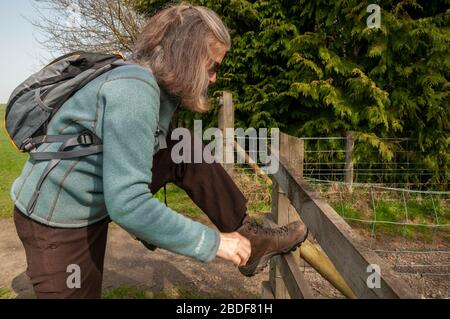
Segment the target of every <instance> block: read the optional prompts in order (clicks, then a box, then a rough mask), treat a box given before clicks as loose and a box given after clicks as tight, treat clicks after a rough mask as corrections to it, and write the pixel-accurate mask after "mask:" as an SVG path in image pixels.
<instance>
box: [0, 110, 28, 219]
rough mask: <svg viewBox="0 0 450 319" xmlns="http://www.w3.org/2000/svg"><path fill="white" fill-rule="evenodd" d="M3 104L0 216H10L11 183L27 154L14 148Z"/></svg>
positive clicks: (0, 124) (0, 129)
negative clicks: (9, 137) (5, 119)
mask: <svg viewBox="0 0 450 319" xmlns="http://www.w3.org/2000/svg"><path fill="white" fill-rule="evenodd" d="M4 118H5V106H4V105H0V218H5V217H11V215H12V214H11V213H12V209H13V204H12V202H11V199H10V197H9V191H10V189H11V186H12V183H13V182H14V180H15V179H16V178H17V176H19V175H20V172H21V171H22V168H23V165H24V163H25V161H26V160H27V157H28V156H27V155H26V154H22V153H19V152H18V151H16V150H15V149H14V147H13V146H12V144H11V142H10V141H9V139H8V136H7V133H6V130H5V122H4V120H3V119H4Z"/></svg>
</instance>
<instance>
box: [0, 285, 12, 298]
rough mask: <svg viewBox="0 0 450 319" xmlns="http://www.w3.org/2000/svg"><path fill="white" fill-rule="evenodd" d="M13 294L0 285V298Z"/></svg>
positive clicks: (10, 296)
mask: <svg viewBox="0 0 450 319" xmlns="http://www.w3.org/2000/svg"><path fill="white" fill-rule="evenodd" d="M12 298H13V294H12V293H11V292H10V291H9V289H7V288H3V287H0V299H12Z"/></svg>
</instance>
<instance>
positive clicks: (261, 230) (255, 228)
mask: <svg viewBox="0 0 450 319" xmlns="http://www.w3.org/2000/svg"><path fill="white" fill-rule="evenodd" d="M247 227H248V229H249V230H250V231H252V232H253V233H254V234H255V235H258V234H263V235H279V236H286V235H287V234H288V232H289V229H288V227H287V226H281V227H277V228H270V227H264V226H263V225H261V224H260V223H258V222H257V221H255V220H252V221H251V222H249V223H248V226H247Z"/></svg>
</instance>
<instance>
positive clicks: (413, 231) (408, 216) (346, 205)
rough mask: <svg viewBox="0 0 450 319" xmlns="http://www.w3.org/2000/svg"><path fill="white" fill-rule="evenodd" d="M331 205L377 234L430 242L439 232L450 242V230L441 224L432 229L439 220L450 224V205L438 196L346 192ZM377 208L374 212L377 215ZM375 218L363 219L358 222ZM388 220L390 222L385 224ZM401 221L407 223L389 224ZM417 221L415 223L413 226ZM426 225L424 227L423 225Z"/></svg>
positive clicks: (346, 216)
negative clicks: (376, 195) (389, 195)
mask: <svg viewBox="0 0 450 319" xmlns="http://www.w3.org/2000/svg"><path fill="white" fill-rule="evenodd" d="M330 203H331V205H332V206H333V207H334V208H335V210H336V211H337V212H338V213H339V214H340V215H341V216H342V217H344V218H345V219H347V221H348V222H349V223H350V224H351V225H352V226H354V227H359V228H364V229H367V230H370V231H372V230H375V231H376V232H377V233H381V234H387V235H391V236H402V237H405V238H408V239H418V240H424V241H426V242H430V241H432V240H433V238H434V236H435V235H439V236H440V237H442V238H443V239H444V240H445V241H449V242H450V229H449V228H445V227H441V228H435V227H434V228H433V227H428V226H429V225H435V224H436V220H437V221H438V223H439V224H441V225H444V224H446V225H450V205H449V204H448V202H446V201H445V199H443V198H439V197H438V196H434V197H433V198H432V197H429V196H427V197H422V196H408V198H407V199H406V200H404V199H403V198H402V197H398V198H396V197H394V196H392V195H391V197H390V198H386V196H383V197H381V198H374V200H373V201H372V198H371V196H370V195H361V194H358V193H356V194H355V193H354V194H352V195H345V196H344V197H343V198H341V199H331V200H330ZM374 207H375V214H374ZM353 219H357V220H363V221H373V220H376V221H377V223H375V225H374V223H371V222H361V221H356V220H353ZM385 222H387V223H385ZM390 223H402V224H406V225H398V224H390ZM412 224H415V225H412ZM421 225H423V226H421Z"/></svg>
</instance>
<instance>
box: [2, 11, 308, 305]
mask: <svg viewBox="0 0 450 319" xmlns="http://www.w3.org/2000/svg"><path fill="white" fill-rule="evenodd" d="M229 49H230V36H229V34H228V31H227V29H226V27H225V26H224V24H223V23H222V22H221V20H220V19H219V18H218V16H217V15H216V14H215V13H214V12H212V11H211V10H209V9H207V8H204V7H194V6H186V5H176V6H171V7H168V8H166V9H164V10H162V11H160V12H158V13H157V14H156V15H155V16H153V17H152V18H151V19H150V21H149V22H148V25H147V26H146V27H145V28H144V30H143V32H142V34H141V36H140V38H139V39H138V41H137V43H136V48H135V51H134V53H133V58H132V63H133V64H130V65H126V66H121V67H118V68H116V69H114V70H112V71H110V72H107V73H105V74H103V75H101V76H99V77H98V78H96V79H95V80H93V81H92V82H90V83H89V84H87V85H86V86H85V87H83V88H82V89H81V90H79V91H78V92H77V93H76V94H75V95H74V96H73V97H71V98H70V99H69V100H68V101H67V102H66V103H65V104H64V105H63V106H62V107H61V109H60V110H59V111H58V112H57V114H56V115H55V116H54V117H53V118H52V120H51V122H50V123H49V126H48V129H47V134H49V135H53V134H55V135H58V134H76V133H80V132H83V131H85V130H86V129H88V130H90V131H92V132H94V133H95V134H96V135H97V136H98V137H100V138H101V139H102V140H103V153H102V154H95V155H90V156H87V157H83V158H78V159H74V160H62V161H61V162H60V163H59V164H58V166H56V167H55V168H54V169H53V170H52V171H51V173H50V174H49V175H48V176H47V177H46V179H45V181H44V183H43V184H42V187H41V190H40V193H39V197H38V199H37V201H36V202H35V203H36V204H35V206H34V209H33V213H32V214H31V215H30V216H28V215H27V214H26V212H27V205H28V203H29V202H30V198H31V197H32V194H33V191H34V189H35V188H36V184H37V183H38V180H39V177H40V176H41V175H42V172H43V170H44V169H45V166H46V164H47V163H46V161H41V162H36V161H33V160H31V159H30V160H29V161H28V162H27V163H26V165H25V167H24V169H23V172H22V174H21V176H19V178H18V179H17V180H16V181H15V182H14V185H13V187H12V190H11V196H12V199H13V201H14V203H15V213H14V219H15V224H16V228H17V232H18V235H19V237H20V239H21V241H22V243H23V245H24V248H25V252H26V256H27V264H28V270H27V274H28V276H29V277H30V279H31V282H32V284H33V287H34V291H35V292H36V295H37V297H38V298H99V297H100V296H101V284H102V275H103V260H104V255H105V247H106V237H107V229H108V223H109V221H110V220H113V221H114V222H116V223H117V224H118V225H120V226H121V227H123V228H124V229H125V230H127V231H128V232H130V233H131V234H133V235H135V236H136V237H137V238H139V239H140V240H142V241H143V242H145V243H148V244H151V245H155V246H157V247H160V248H164V249H167V250H170V251H172V252H175V253H179V254H183V255H186V256H190V257H193V258H195V259H197V260H199V261H202V262H210V261H212V260H213V259H215V257H216V256H218V257H221V258H223V259H226V260H229V261H232V262H233V263H234V264H235V265H236V266H237V267H239V270H240V271H241V273H243V274H244V275H247V276H251V275H254V274H255V273H256V272H258V271H260V270H262V269H263V268H264V267H265V265H267V261H268V260H269V258H270V257H271V256H273V255H276V254H281V253H285V252H288V251H290V250H291V249H293V248H295V247H297V246H298V245H300V244H301V242H303V241H304V240H305V238H306V235H307V231H306V229H305V227H304V226H302V225H301V224H299V223H291V224H289V225H288V226H287V227H282V228H279V229H276V230H270V229H263V228H262V227H261V226H259V225H257V224H256V223H254V222H253V221H252V220H251V219H250V218H249V217H248V216H247V215H246V201H245V198H244V196H243V195H242V194H241V193H240V192H239V190H238V189H237V187H236V186H235V185H234V183H233V182H232V180H231V179H230V178H229V176H228V175H227V173H226V172H225V171H224V170H223V168H222V167H221V165H219V164H206V163H199V164H187V163H181V164H174V163H173V162H172V160H171V158H170V151H171V148H172V147H173V145H174V143H173V142H172V141H170V140H168V141H166V142H167V144H168V145H167V147H163V145H162V144H164V143H161V141H160V140H158V139H155V137H154V136H155V132H156V131H157V129H159V128H162V129H163V130H164V131H168V130H169V123H170V122H171V119H172V116H173V114H174V112H175V111H176V109H177V107H178V105H179V104H182V105H183V106H184V107H186V108H188V109H190V110H192V111H195V112H205V111H207V110H208V109H209V105H208V99H207V96H206V92H207V88H208V85H209V84H211V83H214V82H215V81H216V69H217V67H218V65H219V64H220V63H221V62H222V59H223V58H224V56H225V54H226V52H227V51H228V50H229ZM162 142H164V140H163V141H162ZM54 144H57V143H54ZM57 148H58V145H46V146H44V145H42V146H40V147H39V148H38V150H37V151H55V150H56V149H57ZM168 182H173V183H175V184H177V185H178V186H180V187H182V188H183V189H185V190H186V192H187V193H188V194H189V195H190V197H191V198H192V199H193V200H194V202H195V203H196V204H197V205H198V206H199V207H200V208H201V209H202V210H203V211H204V212H205V213H206V214H207V215H208V217H209V218H210V219H211V220H212V221H213V222H214V224H215V225H216V226H217V228H218V230H219V231H217V230H215V229H212V228H209V227H207V226H205V225H202V224H200V223H197V222H194V221H192V220H190V219H188V218H186V217H184V216H182V215H180V214H178V213H176V212H175V211H173V210H171V209H170V208H168V207H166V206H165V205H164V204H163V203H161V202H159V201H158V200H157V199H156V198H154V197H152V194H154V193H156V192H157V191H158V190H159V189H160V188H161V187H162V186H163V185H165V184H166V183H168ZM73 265H76V266H77V267H79V269H80V275H81V285H79V286H75V287H73V286H72V285H68V284H67V281H68V277H69V275H70V273H68V269H73Z"/></svg>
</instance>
